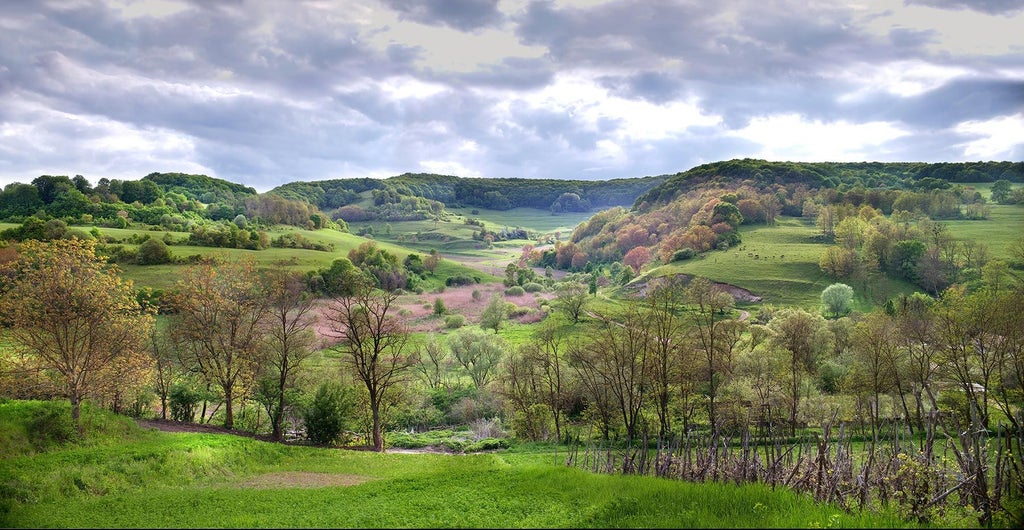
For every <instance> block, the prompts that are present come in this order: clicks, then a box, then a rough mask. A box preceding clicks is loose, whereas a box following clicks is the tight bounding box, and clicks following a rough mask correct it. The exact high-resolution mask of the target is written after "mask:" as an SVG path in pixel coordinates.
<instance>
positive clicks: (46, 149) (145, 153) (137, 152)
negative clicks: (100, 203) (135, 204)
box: [0, 101, 214, 182]
mask: <svg viewBox="0 0 1024 530" xmlns="http://www.w3.org/2000/svg"><path fill="white" fill-rule="evenodd" d="M12 108H14V109H15V117H14V118H13V119H11V120H9V121H5V122H3V123H2V124H0V160H2V161H4V162H2V163H0V182H15V181H19V182H29V181H31V180H32V179H33V178H35V177H37V176H39V175H43V174H49V175H75V174H82V175H86V176H87V177H89V178H90V179H91V180H93V181H94V182H95V181H96V180H97V179H98V178H99V177H108V178H120V179H137V178H139V177H141V176H142V175H144V174H146V173H149V172H152V171H183V172H195V173H205V174H208V175H214V172H213V171H212V170H211V169H210V168H208V167H205V166H203V165H201V164H198V163H196V162H194V160H196V158H197V156H196V145H195V142H194V139H192V138H191V137H188V136H186V135H183V134H181V133H179V132H177V131H172V130H168V129H163V128H155V127H149V128H142V127H136V126H133V125H130V124H125V123H121V122H117V121H114V120H110V119H107V118H104V117H102V116H84V115H77V114H71V113H66V112H60V111H56V110H52V109H49V108H46V107H44V106H42V105H39V104H36V103H27V102H24V101H14V102H12ZM140 168H146V169H145V170H141V169H140Z"/></svg>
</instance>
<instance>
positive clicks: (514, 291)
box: [505, 285, 526, 296]
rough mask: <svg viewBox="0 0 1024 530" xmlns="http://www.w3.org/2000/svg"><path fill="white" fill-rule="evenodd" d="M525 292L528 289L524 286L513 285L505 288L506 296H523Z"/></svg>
mask: <svg viewBox="0 0 1024 530" xmlns="http://www.w3.org/2000/svg"><path fill="white" fill-rule="evenodd" d="M525 292H526V291H525V290H524V289H523V288H522V287H520V286H518V285H513V286H512V287H509V288H508V289H505V296H522V295H523V293H525Z"/></svg>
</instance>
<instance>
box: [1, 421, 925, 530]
mask: <svg viewBox="0 0 1024 530" xmlns="http://www.w3.org/2000/svg"><path fill="white" fill-rule="evenodd" d="M52 408H57V409H59V408H60V406H59V405H57V404H47V403H43V402H25V401H8V402H2V403H0V426H2V429H0V433H4V434H3V435H2V437H0V444H2V448H3V452H2V456H0V526H3V527H84V528H88V527H104V528H153V527H162V528H172V527H207V528H214V527H216V528H221V527H225V528H227V527H305V528H314V527H333V528H408V527H430V528H435V527H445V528H467V527H489V528H582V527H598V528H673V527H674V528H686V527H700V528H716V527H719V528H739V527H744V528H893V527H908V525H909V523H906V522H904V521H902V520H901V519H900V518H899V517H898V515H897V514H895V513H894V512H892V511H889V510H881V511H878V512H873V511H866V512H863V513H856V512H855V513H847V512H844V511H842V510H840V509H839V508H836V507H833V506H829V505H822V504H815V503H814V502H812V501H811V500H810V499H809V498H808V497H805V496H800V495H797V494H794V493H792V492H789V491H786V490H783V489H778V490H775V491H773V490H772V489H771V488H769V487H767V486H763V485H748V486H734V485H725V484H690V483H684V482H680V481H674V480H666V479H659V478H654V477H638V476H621V475H600V474H593V473H589V472H585V471H582V470H579V469H575V468H569V467H567V466H565V465H564V464H563V463H562V460H563V459H564V456H565V455H564V452H563V453H561V454H559V453H557V452H555V451H554V450H553V449H551V448H549V447H546V446H538V445H526V446H520V447H513V448H512V449H509V450H501V451H498V452H491V453H484V454H470V455H449V454H400V453H384V454H377V453H371V452H365V451H351V450H341V449H324V448H314V447H305V446H293V445H283V444H275V443H269V442H262V441H258V440H254V439H251V438H246V437H241V436H234V435H228V434H193V433H164V432H158V431H155V430H145V429H142V428H139V427H137V426H135V424H134V422H133V421H132V420H130V419H128V418H124V417H119V416H115V415H113V414H111V413H108V412H105V411H100V410H96V409H92V408H86V410H85V419H86V422H85V424H86V427H87V430H88V433H89V437H88V438H87V440H88V442H81V443H76V442H67V441H63V442H62V441H55V440H47V439H40V437H39V435H38V432H39V431H38V429H36V430H34V431H31V432H34V433H35V434H33V435H31V436H30V435H29V434H28V433H29V432H30V431H29V430H28V428H27V427H28V426H27V425H26V423H27V422H33V421H39V419H40V418H43V419H45V418H47V417H48V413H50V412H52V411H51V410H49V409H52ZM64 409H66V405H65V406H64ZM60 412H64V413H66V410H60ZM36 427H38V426H36ZM61 428H62V427H60V426H53V425H51V427H50V429H49V430H48V431H47V432H48V433H49V434H51V435H59V434H60V430H61Z"/></svg>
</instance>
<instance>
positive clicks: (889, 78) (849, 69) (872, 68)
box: [832, 60, 973, 103]
mask: <svg viewBox="0 0 1024 530" xmlns="http://www.w3.org/2000/svg"><path fill="white" fill-rule="evenodd" d="M972 74H973V72H972V70H970V69H968V68H965V67H962V66H943V65H938V64H933V63H929V62H925V61H921V60H912V61H894V62H890V63H885V64H877V65H876V64H869V63H860V64H857V65H849V66H845V67H843V68H842V69H841V70H840V71H838V72H835V73H833V74H832V75H834V76H835V77H837V78H839V79H843V80H845V81H848V82H850V83H852V84H856V85H860V88H858V89H857V90H855V91H853V92H849V93H846V94H842V95H840V96H839V98H838V100H839V101H840V102H844V103H845V102H851V101H856V100H858V99H861V98H862V97H864V96H866V95H868V94H871V93H874V92H878V91H884V92H888V93H890V94H894V95H897V96H901V97H911V96H916V95H919V94H923V93H925V92H928V91H929V90H933V89H936V88H938V87H940V86H942V85H944V84H946V83H948V82H949V81H951V80H953V79H956V78H958V77H964V76H970V75H972Z"/></svg>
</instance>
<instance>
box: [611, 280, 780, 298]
mask: <svg viewBox="0 0 1024 530" xmlns="http://www.w3.org/2000/svg"><path fill="white" fill-rule="evenodd" d="M676 276H677V277H679V278H680V279H682V281H683V282H684V283H689V282H690V280H692V279H693V275H691V274H677V275H676ZM654 281H661V279H658V280H654ZM712 283H713V284H714V285H715V287H718V288H719V289H721V290H723V291H725V292H727V293H729V294H731V295H732V297H733V298H734V299H735V300H736V301H737V302H760V301H761V297H760V296H758V295H756V294H754V293H752V292H750V291H748V290H746V289H744V288H742V287H737V286H735V285H732V284H728V283H721V282H712ZM647 288H648V282H646V281H638V282H634V283H630V284H629V285H627V286H626V287H625V290H626V291H629V292H631V293H633V294H635V295H636V296H640V297H643V296H646V295H647Z"/></svg>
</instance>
